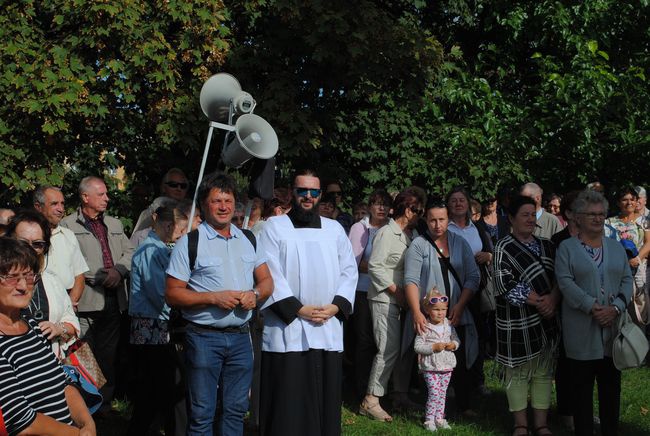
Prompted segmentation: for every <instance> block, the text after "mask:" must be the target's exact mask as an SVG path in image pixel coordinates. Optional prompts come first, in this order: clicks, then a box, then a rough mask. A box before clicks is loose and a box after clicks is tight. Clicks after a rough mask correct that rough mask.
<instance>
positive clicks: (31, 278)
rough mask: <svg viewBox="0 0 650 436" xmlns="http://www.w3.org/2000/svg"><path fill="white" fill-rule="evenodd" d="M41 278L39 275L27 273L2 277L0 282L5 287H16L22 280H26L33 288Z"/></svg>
mask: <svg viewBox="0 0 650 436" xmlns="http://www.w3.org/2000/svg"><path fill="white" fill-rule="evenodd" d="M39 278H40V275H39V274H34V273H27V274H8V275H6V276H0V281H2V284H3V285H8V286H16V285H17V284H18V282H20V281H21V280H25V283H27V285H28V286H32V285H33V284H34V283H35V282H37V281H38V280H39Z"/></svg>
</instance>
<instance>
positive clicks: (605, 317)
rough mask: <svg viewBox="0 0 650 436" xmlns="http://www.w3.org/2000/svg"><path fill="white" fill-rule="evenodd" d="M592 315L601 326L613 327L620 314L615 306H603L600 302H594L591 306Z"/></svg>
mask: <svg viewBox="0 0 650 436" xmlns="http://www.w3.org/2000/svg"><path fill="white" fill-rule="evenodd" d="M591 315H592V316H593V317H594V319H595V320H596V321H597V322H598V324H600V326H601V327H611V326H612V324H613V323H614V320H615V319H616V317H617V316H618V311H617V310H616V309H615V308H614V306H603V305H601V304H598V303H594V305H593V306H592V307H591Z"/></svg>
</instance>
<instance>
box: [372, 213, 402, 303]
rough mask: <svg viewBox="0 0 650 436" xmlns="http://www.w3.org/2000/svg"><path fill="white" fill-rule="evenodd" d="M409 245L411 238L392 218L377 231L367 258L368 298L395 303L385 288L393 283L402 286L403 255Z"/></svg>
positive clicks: (392, 296) (393, 297)
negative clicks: (368, 258)
mask: <svg viewBox="0 0 650 436" xmlns="http://www.w3.org/2000/svg"><path fill="white" fill-rule="evenodd" d="M409 245H411V238H409V237H408V236H407V235H406V233H404V231H403V230H402V228H401V227H400V226H399V225H398V224H397V223H396V222H395V220H393V219H392V218H391V220H390V221H389V222H388V224H386V225H385V226H384V227H382V228H381V229H379V230H378V231H377V234H376V235H375V239H373V242H372V253H371V254H370V260H368V275H369V276H370V289H368V300H372V301H380V302H383V303H393V304H397V300H396V299H395V296H394V295H393V294H391V293H390V292H388V291H386V288H388V287H389V286H390V285H392V284H393V283H394V284H395V285H397V286H398V287H401V288H403V287H404V257H405V254H406V249H407V248H408V247H409Z"/></svg>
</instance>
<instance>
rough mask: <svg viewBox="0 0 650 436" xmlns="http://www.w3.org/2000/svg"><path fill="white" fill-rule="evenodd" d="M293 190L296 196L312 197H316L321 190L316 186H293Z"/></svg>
mask: <svg viewBox="0 0 650 436" xmlns="http://www.w3.org/2000/svg"><path fill="white" fill-rule="evenodd" d="M295 190H296V195H297V196H298V197H307V195H309V196H310V197H312V198H316V197H318V196H319V195H320V193H321V191H322V190H321V189H316V188H295Z"/></svg>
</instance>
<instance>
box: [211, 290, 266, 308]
mask: <svg viewBox="0 0 650 436" xmlns="http://www.w3.org/2000/svg"><path fill="white" fill-rule="evenodd" d="M210 294H211V297H212V305H213V306H217V307H220V308H221V309H224V310H232V309H234V308H235V307H237V306H241V307H242V309H244V310H252V309H255V306H257V297H256V296H255V293H254V292H253V291H252V290H249V291H219V292H210Z"/></svg>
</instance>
